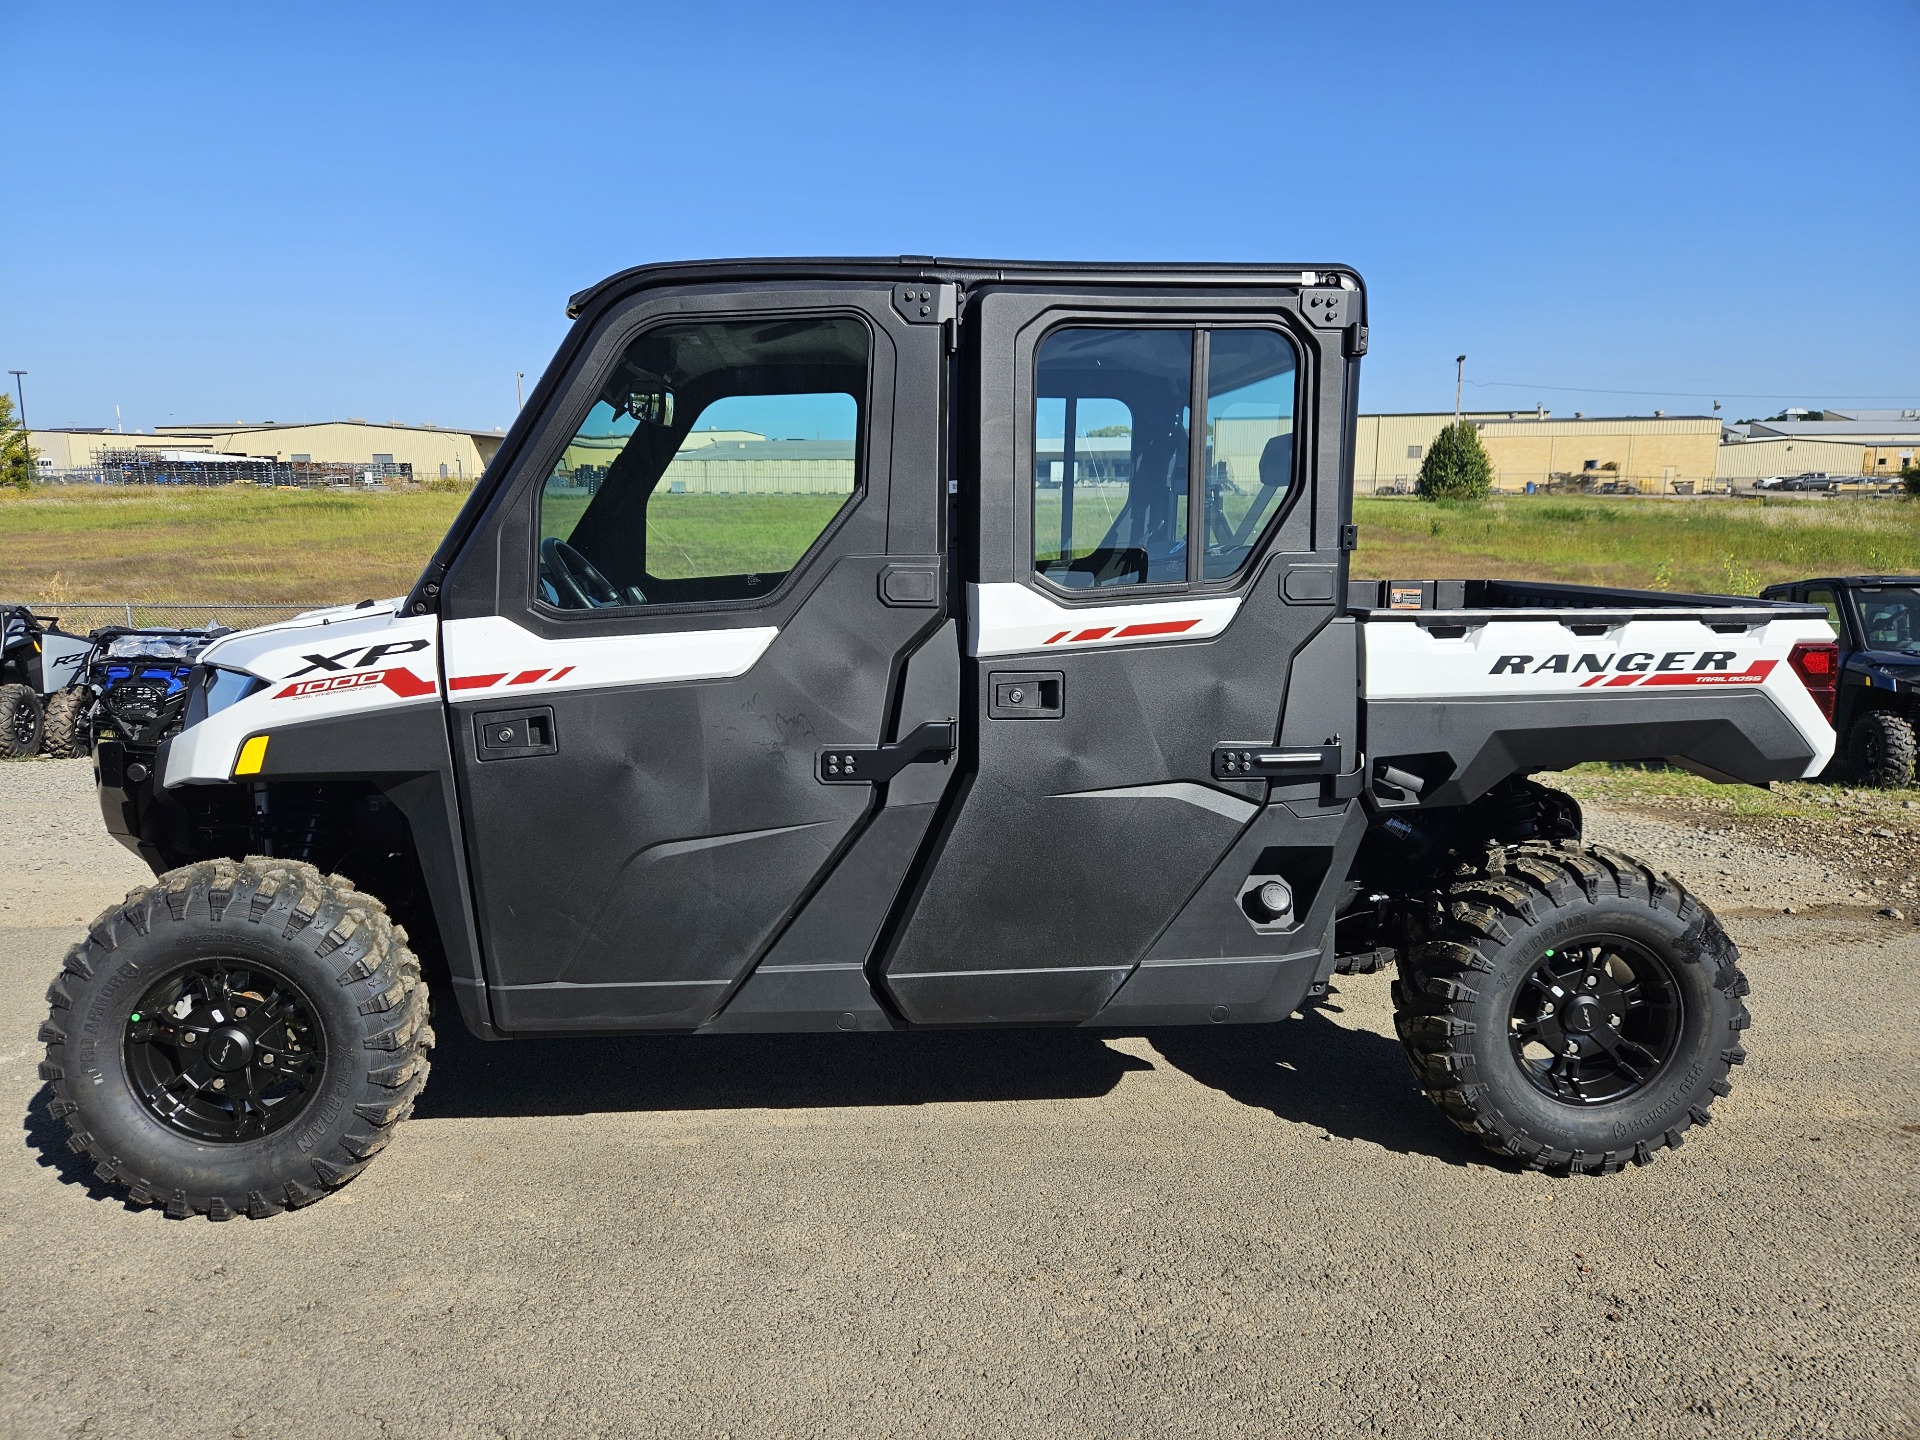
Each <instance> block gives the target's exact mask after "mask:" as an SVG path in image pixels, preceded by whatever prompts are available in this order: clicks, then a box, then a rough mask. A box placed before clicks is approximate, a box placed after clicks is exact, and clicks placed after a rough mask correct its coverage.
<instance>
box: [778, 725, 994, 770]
mask: <svg viewBox="0 0 1920 1440" xmlns="http://www.w3.org/2000/svg"><path fill="white" fill-rule="evenodd" d="M959 731H960V727H959V726H958V725H957V724H955V723H954V722H953V721H951V720H929V721H927V722H926V723H925V724H924V725H916V726H915V727H914V728H913V729H912V731H910V732H909V733H908V734H907V735H905V736H904V737H902V738H901V739H899V740H896V741H894V742H893V743H892V744H891V745H834V746H830V747H829V748H827V749H824V750H822V751H821V752H820V757H819V759H818V761H817V762H816V768H815V771H814V774H815V776H816V778H818V780H819V781H820V783H821V784H822V785H884V784H886V782H887V781H889V780H891V779H893V777H894V776H896V775H898V774H899V773H900V772H901V771H902V770H904V769H906V768H907V766H909V765H915V764H918V763H920V762H921V761H925V760H945V759H946V758H947V757H948V756H949V755H951V754H953V751H954V747H955V745H957V744H958V743H959Z"/></svg>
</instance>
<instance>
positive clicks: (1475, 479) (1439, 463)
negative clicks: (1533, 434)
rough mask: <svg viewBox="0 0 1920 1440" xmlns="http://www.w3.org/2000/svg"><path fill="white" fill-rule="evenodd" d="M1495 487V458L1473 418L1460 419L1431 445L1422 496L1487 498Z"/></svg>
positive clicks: (1419, 488) (1420, 487) (1423, 464)
mask: <svg viewBox="0 0 1920 1440" xmlns="http://www.w3.org/2000/svg"><path fill="white" fill-rule="evenodd" d="M1492 489H1493V461H1492V460H1490V459H1488V458H1487V451H1486V447H1485V446H1484V445H1482V444H1481V443H1480V432H1479V431H1478V430H1476V429H1474V427H1473V422H1472V421H1470V420H1456V421H1454V422H1453V424H1451V425H1449V426H1447V427H1446V428H1445V429H1444V430H1442V431H1441V432H1440V433H1439V434H1438V435H1436V436H1434V437H1433V443H1432V444H1431V445H1429V446H1428V447H1427V453H1426V456H1425V458H1423V459H1422V460H1421V461H1420V483H1419V485H1418V486H1417V487H1416V492H1417V493H1418V494H1419V496H1420V498H1421V499H1422V500H1483V499H1485V498H1486V497H1487V495H1488V494H1489V493H1490V492H1491V491H1492Z"/></svg>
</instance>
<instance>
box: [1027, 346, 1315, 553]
mask: <svg viewBox="0 0 1920 1440" xmlns="http://www.w3.org/2000/svg"><path fill="white" fill-rule="evenodd" d="M1196 365H1199V366H1202V367H1203V368H1204V369H1205V372H1206V376H1207V383H1206V387H1205V397H1206V412H1205V414H1204V415H1203V416H1202V417H1201V423H1202V426H1203V432H1202V438H1203V441H1204V444H1203V446H1202V451H1203V455H1204V461H1203V463H1204V465H1205V467H1206V468H1205V485H1204V490H1203V491H1202V493H1204V495H1205V497H1206V500H1205V505H1204V507H1203V508H1202V511H1201V513H1200V514H1199V515H1189V514H1188V508H1189V498H1190V496H1192V495H1193V494H1194V488H1195V487H1193V485H1192V483H1191V482H1192V475H1191V471H1190V466H1191V458H1192V449H1191V445H1190V439H1189V437H1190V432H1191V427H1192V424H1193V415H1192V403H1193V391H1194V384H1193V378H1194V370H1195V367H1196ZM1298 368H1299V365H1298V360H1297V357H1296V353H1295V351H1294V348H1293V344H1292V342H1291V341H1289V340H1288V339H1287V337H1286V336H1284V335H1282V334H1281V333H1279V332H1278V331H1275V330H1252V329H1248V330H1226V329H1221V330H1199V331H1195V330H1149V329H1107V328H1096V327H1093V326H1079V327H1069V328H1067V329H1062V330H1056V331H1054V332H1052V333H1051V334H1049V335H1048V336H1047V337H1046V338H1045V339H1043V340H1042V341H1041V342H1040V346H1039V349H1038V351H1037V352H1036V354H1035V357H1034V426H1033V568H1034V572H1035V573H1036V574H1038V575H1040V576H1042V577H1043V578H1044V579H1046V580H1047V581H1049V582H1050V583H1052V584H1054V585H1058V586H1061V587H1063V588H1066V589H1070V590H1080V589H1097V588H1106V587H1109V586H1117V585H1178V584H1183V583H1185V582H1186V581H1188V580H1189V579H1191V578H1195V575H1196V573H1197V576H1198V578H1200V579H1204V580H1223V579H1227V578H1229V577H1231V576H1232V575H1234V574H1235V573H1236V572H1238V571H1239V570H1240V569H1241V567H1242V566H1244V565H1245V564H1246V561H1247V558H1248V557H1249V556H1250V555H1251V554H1252V553H1253V551H1254V549H1255V547H1256V546H1257V545H1258V544H1259V543H1260V541H1261V539H1262V538H1263V537H1264V535H1265V533H1266V531H1267V530H1268V529H1269V528H1270V527H1271V525H1272V523H1273V521H1274V520H1275V519H1276V518H1277V517H1278V516H1279V514H1280V512H1281V510H1282V509H1284V508H1285V502H1286V497H1287V495H1288V493H1289V491H1290V490H1291V489H1292V487H1293V470H1294V465H1293V412H1294V390H1295V380H1296V376H1297V371H1298ZM1196 549H1197V551H1198V555H1199V557H1200V560H1199V564H1198V565H1197V566H1195V565H1194V564H1193V562H1192V561H1191V560H1190V556H1191V555H1193V554H1194V552H1195V551H1196Z"/></svg>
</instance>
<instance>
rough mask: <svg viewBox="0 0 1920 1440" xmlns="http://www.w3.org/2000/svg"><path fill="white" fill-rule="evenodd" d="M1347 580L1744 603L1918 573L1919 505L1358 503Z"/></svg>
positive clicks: (1600, 500)
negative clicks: (1636, 592) (1517, 586)
mask: <svg viewBox="0 0 1920 1440" xmlns="http://www.w3.org/2000/svg"><path fill="white" fill-rule="evenodd" d="M1354 519H1355V520H1356V521H1358V522H1359V525H1360V550H1359V553H1358V554H1357V555H1355V557H1354V564H1353V574H1354V575H1355V576H1356V577H1363V576H1364V577H1371V578H1374V579H1383V580H1385V579H1420V578H1425V577H1431V576H1445V577H1448V578H1465V579H1484V578H1492V577H1505V578H1508V579H1515V580H1562V581H1568V582H1572V583H1581V584H1593V585H1618V586H1623V587H1626V588H1629V589H1650V590H1682V591H1689V590H1690V591H1706V592H1710V593H1718V594H1734V595H1752V594H1755V593H1757V592H1758V591H1759V590H1760V588H1761V587H1762V586H1764V585H1770V584H1772V583H1774V582H1775V581H1779V580H1792V579H1796V578H1799V577H1800V576H1804V575H1825V574H1836V573H1839V574H1846V573H1849V572H1852V573H1863V572H1866V573H1870V572H1889V571H1915V570H1920V505H1914V504H1910V503H1906V502H1902V501H1890V500H1817V501H1792V500H1741V501H1731V500H1633V499H1616V498H1605V497H1593V498H1546V497H1517V496H1516V497H1501V498H1496V499H1492V500H1485V501H1480V502H1477V503H1467V504H1451V503H1444V502H1443V503H1439V504H1432V503H1428V502H1426V501H1423V500H1374V499H1363V500H1360V501H1359V502H1357V504H1356V505H1355V507H1354Z"/></svg>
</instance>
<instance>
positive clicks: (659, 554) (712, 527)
mask: <svg viewBox="0 0 1920 1440" xmlns="http://www.w3.org/2000/svg"><path fill="white" fill-rule="evenodd" d="M846 501H847V497H846V496H844V495H660V494H656V495H655V496H654V497H653V499H652V500H651V501H650V502H649V503H648V505H647V571H648V573H649V574H652V575H656V576H658V577H659V578H660V579H662V580H687V579H694V578H696V577H699V576H702V575H753V574H762V573H764V574H773V573H778V572H782V571H786V570H790V569H792V568H793V563H794V562H795V561H796V560H798V559H799V558H800V557H801V556H802V555H804V554H805V553H806V550H807V547H808V546H809V545H811V544H812V543H813V542H814V540H815V539H816V538H817V537H818V536H819V534H820V532H821V531H823V530H825V529H826V528H827V526H828V524H829V523H830V522H831V521H832V520H833V517H834V515H835V513H836V512H838V510H839V509H840V507H841V506H842V505H844V504H845V503H846ZM586 507H587V501H586V498H585V497H584V496H579V495H553V494H550V495H546V496H543V497H542V498H541V504H540V533H541V535H542V536H548V535H557V536H559V537H560V538H561V539H565V538H566V537H567V536H569V535H571V534H572V533H573V527H574V526H575V525H576V524H578V523H579V519H580V515H581V512H583V511H584V510H585V509H586Z"/></svg>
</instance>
